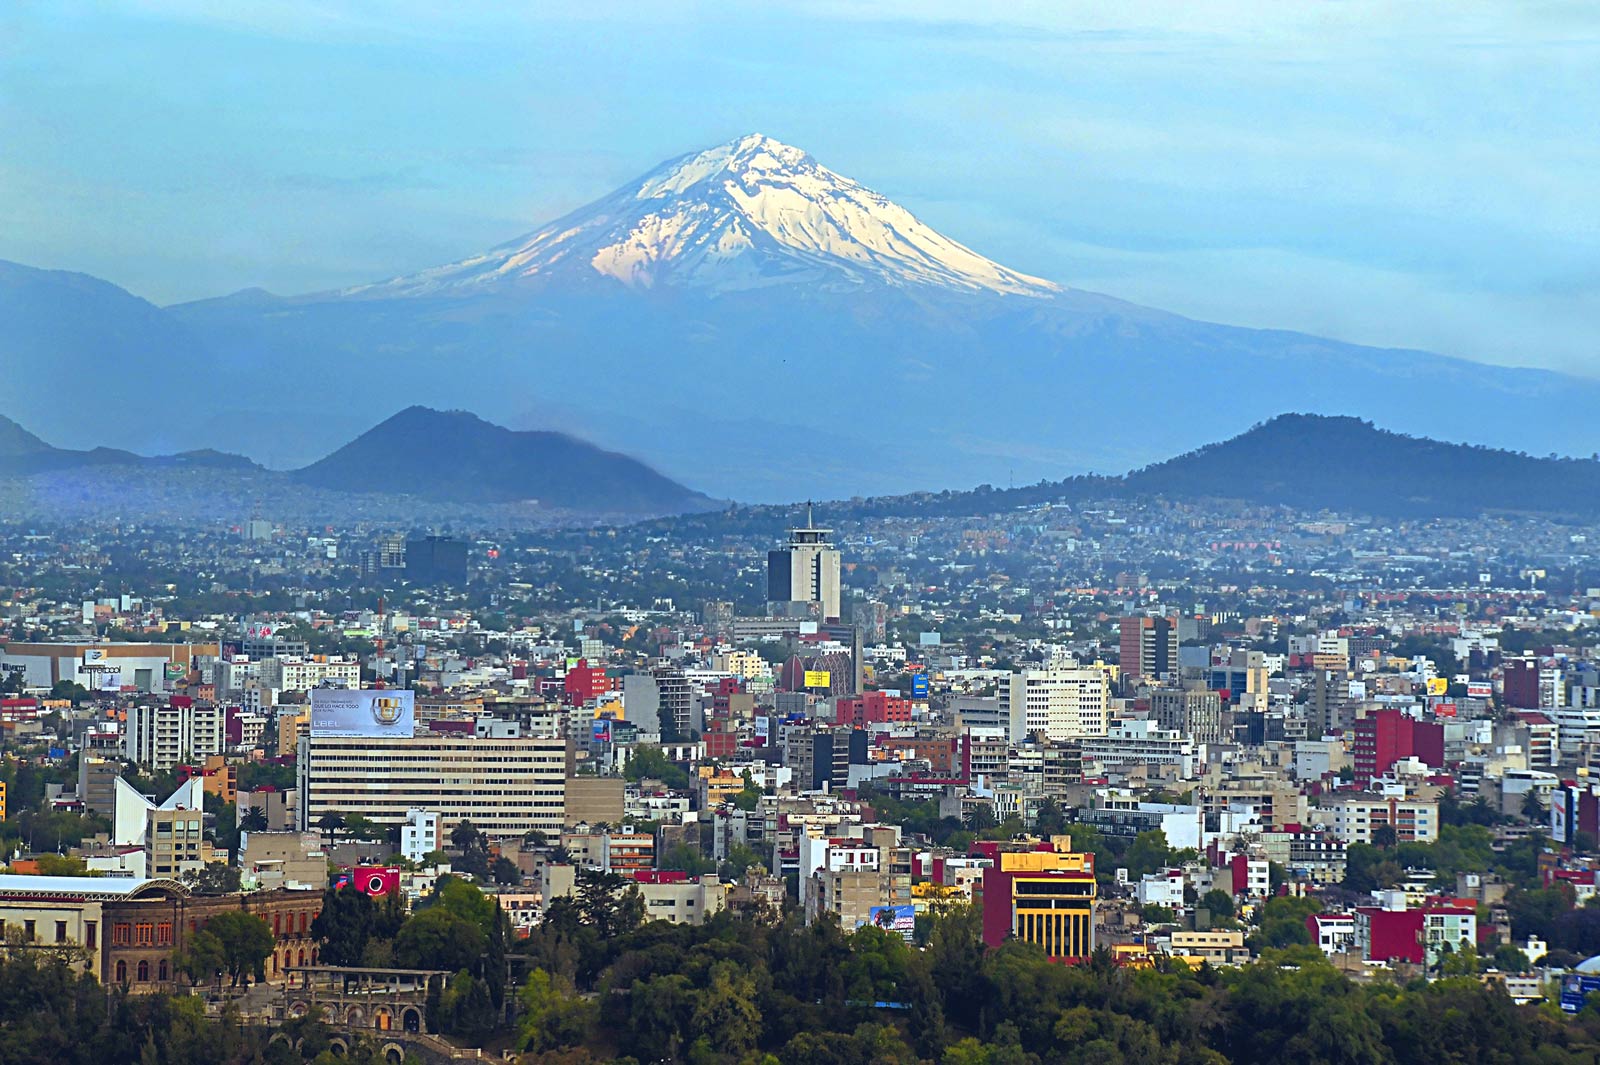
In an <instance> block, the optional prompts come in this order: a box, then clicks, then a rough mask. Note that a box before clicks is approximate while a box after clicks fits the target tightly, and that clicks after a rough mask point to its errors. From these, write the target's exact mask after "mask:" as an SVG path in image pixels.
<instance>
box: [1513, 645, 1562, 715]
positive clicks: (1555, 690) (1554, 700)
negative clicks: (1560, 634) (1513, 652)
mask: <svg viewBox="0 0 1600 1065" xmlns="http://www.w3.org/2000/svg"><path fill="white" fill-rule="evenodd" d="M1504 669H1505V674H1504V681H1503V685H1502V691H1503V694H1504V695H1505V702H1506V706H1508V707H1510V708H1511V709H1513V710H1555V709H1559V708H1560V707H1562V706H1565V705H1566V702H1567V699H1566V695H1567V691H1566V684H1565V683H1564V682H1563V678H1562V676H1561V669H1560V667H1559V666H1558V665H1556V663H1555V661H1554V660H1553V659H1540V658H1538V657H1536V656H1534V655H1523V656H1521V657H1518V658H1508V659H1506V660H1505V666H1504Z"/></svg>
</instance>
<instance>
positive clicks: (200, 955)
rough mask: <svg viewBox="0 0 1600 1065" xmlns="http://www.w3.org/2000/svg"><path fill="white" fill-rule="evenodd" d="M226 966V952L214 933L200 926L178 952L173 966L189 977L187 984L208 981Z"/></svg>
mask: <svg viewBox="0 0 1600 1065" xmlns="http://www.w3.org/2000/svg"><path fill="white" fill-rule="evenodd" d="M227 967H228V954H227V951H226V950H225V949H224V947H223V945H222V940H220V939H218V938H217V936H216V933H214V932H212V931H211V929H210V928H209V927H207V928H202V929H201V930H200V931H198V932H196V933H195V934H194V935H192V936H190V937H189V942H188V943H187V944H186V945H185V946H184V948H183V950H181V951H179V952H178V956H177V959H176V961H175V962H174V965H173V968H175V969H176V970H177V971H178V972H180V973H183V974H184V975H185V976H187V977H188V978H189V986H190V987H193V986H195V985H196V984H201V983H210V982H212V981H213V980H216V979H217V978H218V977H220V976H221V975H222V972H223V970H225V969H226V968H227Z"/></svg>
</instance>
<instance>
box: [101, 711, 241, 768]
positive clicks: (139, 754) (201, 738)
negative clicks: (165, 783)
mask: <svg viewBox="0 0 1600 1065" xmlns="http://www.w3.org/2000/svg"><path fill="white" fill-rule="evenodd" d="M228 714H229V710H228V709H226V708H224V707H220V706H212V705H210V704H209V703H195V702H194V701H193V700H192V699H190V698H188V697H187V696H182V695H175V696H173V697H172V702H171V703H170V704H169V705H166V706H141V705H138V704H135V705H133V706H130V707H128V723H127V727H126V731H125V732H124V733H123V737H122V740H123V757H125V758H127V759H128V761H130V762H137V763H138V764H139V765H141V766H143V767H144V768H146V769H151V770H154V771H156V772H158V773H164V772H166V771H167V770H169V769H171V768H173V767H174V766H177V765H180V764H182V763H184V762H187V761H198V760H202V759H204V758H206V757H207V756H209V755H213V754H222V753H224V752H225V751H226V750H227V719H228Z"/></svg>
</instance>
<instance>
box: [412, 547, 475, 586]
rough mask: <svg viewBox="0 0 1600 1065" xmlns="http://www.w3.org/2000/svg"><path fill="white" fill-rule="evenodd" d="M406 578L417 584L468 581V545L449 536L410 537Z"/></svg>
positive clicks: (457, 583)
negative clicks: (415, 538)
mask: <svg viewBox="0 0 1600 1065" xmlns="http://www.w3.org/2000/svg"><path fill="white" fill-rule="evenodd" d="M405 560H406V561H405V565H406V580H408V581H411V582H412V583H414V584H456V585H460V584H466V583H467V545H466V544H465V543H463V542H462V541H460V540H456V539H453V538H451V537H448V536H425V537H423V538H422V539H420V540H407V541H406V546H405Z"/></svg>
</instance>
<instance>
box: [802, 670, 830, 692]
mask: <svg viewBox="0 0 1600 1065" xmlns="http://www.w3.org/2000/svg"><path fill="white" fill-rule="evenodd" d="M832 682H833V674H831V673H829V672H828V671H827V670H826V669H808V670H806V676H805V686H806V687H807V688H826V687H828V686H829V685H830V684H831V683H832Z"/></svg>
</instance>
